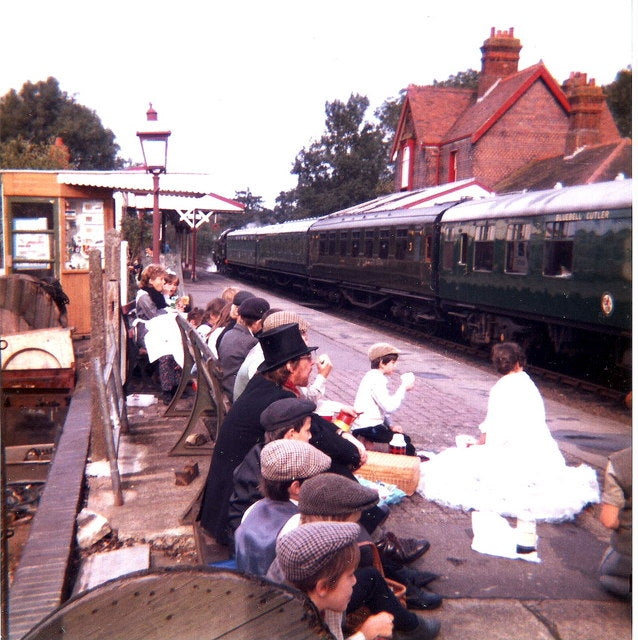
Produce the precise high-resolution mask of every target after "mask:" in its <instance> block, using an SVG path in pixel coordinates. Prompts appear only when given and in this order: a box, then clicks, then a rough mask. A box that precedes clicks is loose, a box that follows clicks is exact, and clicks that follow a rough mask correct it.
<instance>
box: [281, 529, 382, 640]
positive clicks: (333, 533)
mask: <svg viewBox="0 0 638 640" xmlns="http://www.w3.org/2000/svg"><path fill="white" fill-rule="evenodd" d="M358 535H359V526H358V525H357V524H354V523H350V522H348V523H346V522H344V523H336V522H315V523H312V524H307V525H304V526H302V527H298V528H297V529H294V530H293V531H291V532H290V533H288V534H286V535H285V536H282V537H281V538H280V539H279V540H278V541H277V561H278V562H277V564H278V565H279V567H280V569H281V572H282V573H283V575H284V577H285V580H286V582H287V583H288V584H290V585H292V586H293V587H296V588H297V589H299V590H300V591H303V592H304V593H305V594H306V595H307V596H308V598H309V599H310V600H311V601H312V603H313V604H314V605H315V606H316V607H317V609H318V611H319V614H320V615H321V616H322V617H323V618H324V620H325V622H326V625H327V626H328V628H329V629H330V631H331V632H332V634H333V636H334V637H335V638H336V639H337V640H343V631H342V629H341V623H342V618H343V613H344V611H345V610H346V608H347V606H348V603H349V602H350V597H351V596H352V589H353V587H354V585H355V583H356V581H357V579H356V578H355V575H354V571H355V569H356V567H357V565H358V564H359V547H358V545H357V536H358ZM392 620H393V618H392V615H391V614H390V613H388V612H386V611H382V612H380V613H377V614H375V615H372V616H370V617H369V618H367V619H366V620H365V622H364V623H363V624H362V625H361V627H360V628H359V630H358V631H357V632H356V633H354V634H353V635H351V636H350V637H349V640H373V639H374V638H378V637H381V638H391V637H394V636H393V635H392V627H393V624H392Z"/></svg>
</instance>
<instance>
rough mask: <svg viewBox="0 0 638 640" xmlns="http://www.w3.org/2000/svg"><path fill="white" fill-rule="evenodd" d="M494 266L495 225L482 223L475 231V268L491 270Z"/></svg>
mask: <svg viewBox="0 0 638 640" xmlns="http://www.w3.org/2000/svg"><path fill="white" fill-rule="evenodd" d="M493 266H494V225H493V224H482V225H480V226H477V227H476V229H475V231H474V270H475V271H491V270H492V267H493Z"/></svg>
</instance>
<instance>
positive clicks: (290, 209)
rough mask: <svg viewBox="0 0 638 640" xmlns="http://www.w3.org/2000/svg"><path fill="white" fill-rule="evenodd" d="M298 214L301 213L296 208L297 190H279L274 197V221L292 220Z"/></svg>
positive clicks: (298, 215)
mask: <svg viewBox="0 0 638 640" xmlns="http://www.w3.org/2000/svg"><path fill="white" fill-rule="evenodd" d="M300 216H301V214H300V212H299V211H298V208H297V190H296V189H290V191H280V192H279V195H278V196H277V197H276V198H275V208H274V209H273V218H274V219H275V222H285V221H286V220H294V219H296V218H298V217H300Z"/></svg>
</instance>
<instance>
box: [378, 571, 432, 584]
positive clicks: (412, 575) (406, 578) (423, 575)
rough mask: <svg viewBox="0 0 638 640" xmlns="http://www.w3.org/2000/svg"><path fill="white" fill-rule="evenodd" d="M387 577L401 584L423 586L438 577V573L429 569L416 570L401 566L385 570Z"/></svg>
mask: <svg viewBox="0 0 638 640" xmlns="http://www.w3.org/2000/svg"><path fill="white" fill-rule="evenodd" d="M387 576H388V578H390V579H391V580H396V581H397V582H400V583H401V584H413V585H414V586H415V587H425V586H426V585H428V584H430V582H433V581H434V580H436V579H437V578H438V577H439V574H438V573H432V572H431V571H417V570H416V569H412V568H410V567H401V568H400V569H393V570H391V571H389V572H387Z"/></svg>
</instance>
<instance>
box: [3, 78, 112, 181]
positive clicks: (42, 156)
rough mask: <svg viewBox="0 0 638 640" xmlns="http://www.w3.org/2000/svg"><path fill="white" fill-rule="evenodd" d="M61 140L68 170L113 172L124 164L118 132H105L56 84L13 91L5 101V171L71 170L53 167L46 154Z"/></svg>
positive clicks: (44, 83)
mask: <svg viewBox="0 0 638 640" xmlns="http://www.w3.org/2000/svg"><path fill="white" fill-rule="evenodd" d="M56 138H61V139H62V140H63V142H64V144H65V145H66V146H67V147H68V150H69V154H70V155H69V160H68V164H67V167H69V168H73V169H114V168H117V167H119V166H121V164H122V161H121V160H119V159H118V158H117V152H118V150H119V146H118V145H117V144H115V135H114V134H113V132H112V131H111V130H110V129H105V128H104V127H103V126H102V123H101V121H100V119H99V117H98V116H97V114H96V113H95V111H92V110H91V109H89V108H88V107H85V106H83V105H81V104H78V103H77V102H75V100H74V99H73V97H71V96H69V95H68V94H67V93H66V92H65V91H61V90H60V86H59V83H58V81H57V80H56V79H55V78H52V77H49V78H47V80H45V81H40V82H36V83H32V82H25V83H24V85H22V89H20V92H16V91H15V89H11V90H10V91H9V92H8V93H7V94H6V95H4V96H3V97H2V98H0V159H1V161H2V165H1V166H3V167H5V168H29V169H49V168H66V167H61V166H55V167H52V166H51V165H50V164H49V163H48V159H47V158H48V153H47V152H45V151H44V150H45V148H48V147H50V146H52V145H53V144H54V143H55V140H56ZM16 141H17V142H16ZM7 163H9V164H7ZM16 165H19V167H18V166H16Z"/></svg>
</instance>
